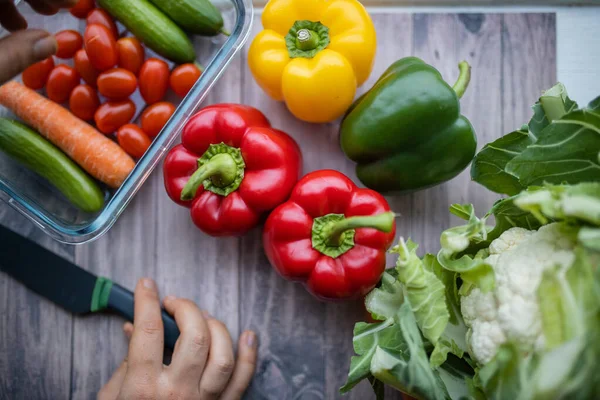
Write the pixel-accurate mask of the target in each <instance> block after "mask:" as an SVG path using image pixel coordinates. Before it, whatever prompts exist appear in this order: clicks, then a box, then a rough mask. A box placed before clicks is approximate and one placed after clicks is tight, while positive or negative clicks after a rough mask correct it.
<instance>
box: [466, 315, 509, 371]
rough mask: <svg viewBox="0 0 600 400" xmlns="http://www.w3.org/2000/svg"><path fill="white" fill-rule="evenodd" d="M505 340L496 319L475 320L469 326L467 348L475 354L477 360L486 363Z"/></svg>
mask: <svg viewBox="0 0 600 400" xmlns="http://www.w3.org/2000/svg"><path fill="white" fill-rule="evenodd" d="M505 341H506V337H505V336H504V332H503V331H502V327H501V326H500V323H499V322H498V321H475V322H474V323H473V326H472V328H471V334H470V341H469V348H470V349H471V352H473V353H474V354H476V355H477V361H479V362H480V363H483V364H485V363H487V362H489V361H490V360H491V359H492V358H494V355H496V352H497V351H498V347H500V345H501V344H502V343H504V342H505Z"/></svg>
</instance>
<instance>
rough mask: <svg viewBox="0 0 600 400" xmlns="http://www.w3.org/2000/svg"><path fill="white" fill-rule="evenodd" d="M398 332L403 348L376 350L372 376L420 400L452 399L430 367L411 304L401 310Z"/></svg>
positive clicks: (380, 348) (397, 324)
mask: <svg viewBox="0 0 600 400" xmlns="http://www.w3.org/2000/svg"><path fill="white" fill-rule="evenodd" d="M395 328H396V330H397V331H398V332H400V333H401V338H402V344H403V345H402V346H398V349H397V350H394V349H389V348H388V349H386V348H382V347H378V348H377V349H376V351H375V354H374V356H373V359H372V360H371V372H372V373H373V375H374V376H375V378H377V379H378V380H380V381H382V382H383V383H385V384H388V385H390V386H392V387H394V388H396V389H398V390H400V391H402V392H403V393H406V394H408V395H410V396H413V397H416V398H418V399H428V400H438V399H439V400H445V399H450V398H451V397H450V395H449V394H448V392H447V390H446V386H445V384H444V382H443V381H442V379H441V378H440V376H439V374H438V373H437V372H435V371H434V370H432V369H431V367H430V366H429V360H428V357H427V354H426V353H425V348H424V344H423V340H422V339H421V332H420V331H419V327H418V326H417V320H416V319H415V314H414V313H413V310H412V307H411V305H410V301H409V300H406V301H405V302H404V304H403V305H402V306H401V307H400V309H399V310H398V315H397V318H396V326H395Z"/></svg>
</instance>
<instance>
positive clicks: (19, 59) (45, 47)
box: [0, 29, 58, 84]
mask: <svg viewBox="0 0 600 400" xmlns="http://www.w3.org/2000/svg"><path fill="white" fill-rule="evenodd" d="M57 47H58V45H57V43H56V39H55V38H54V36H51V35H50V34H49V33H48V32H46V31H42V30H38V29H31V30H23V31H18V32H15V33H13V34H12V35H9V36H7V37H5V38H3V39H1V40H0V84H3V83H4V82H6V81H8V80H10V79H11V78H13V77H14V76H15V75H18V74H20V73H21V72H23V71H24V70H25V69H26V68H27V67H29V66H30V65H31V64H35V63H36V62H38V61H42V60H43V59H45V58H48V57H50V56H51V55H53V54H54V53H56V49H57Z"/></svg>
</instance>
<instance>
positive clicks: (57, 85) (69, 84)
mask: <svg viewBox="0 0 600 400" xmlns="http://www.w3.org/2000/svg"><path fill="white" fill-rule="evenodd" d="M77 85H79V74H78V73H77V71H75V69H73V68H71V67H69V66H68V65H64V64H61V65H58V66H57V67H56V68H54V69H53V70H52V72H50V76H49V77H48V83H46V95H47V96H48V98H49V99H50V100H52V101H53V102H55V103H59V104H62V103H65V102H66V101H67V100H69V96H71V92H72V91H73V89H75V86H77Z"/></svg>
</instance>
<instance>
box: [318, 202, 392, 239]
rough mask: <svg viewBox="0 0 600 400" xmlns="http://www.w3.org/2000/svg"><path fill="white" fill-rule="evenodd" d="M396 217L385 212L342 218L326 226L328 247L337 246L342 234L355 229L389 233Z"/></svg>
mask: <svg viewBox="0 0 600 400" xmlns="http://www.w3.org/2000/svg"><path fill="white" fill-rule="evenodd" d="M395 217H396V215H395V214H394V213H393V212H391V211H390V212H385V213H383V214H379V215H370V216H364V217H363V216H359V217H350V218H344V219H342V220H340V221H337V222H335V223H333V224H332V225H330V226H328V227H327V228H326V229H327V231H326V232H325V236H326V237H327V238H328V239H327V245H328V246H334V247H335V246H339V245H340V243H341V241H342V235H343V233H344V232H346V231H348V230H350V229H356V228H373V229H377V230H378V231H381V232H385V233H389V232H391V231H392V229H393V227H394V218H395Z"/></svg>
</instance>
